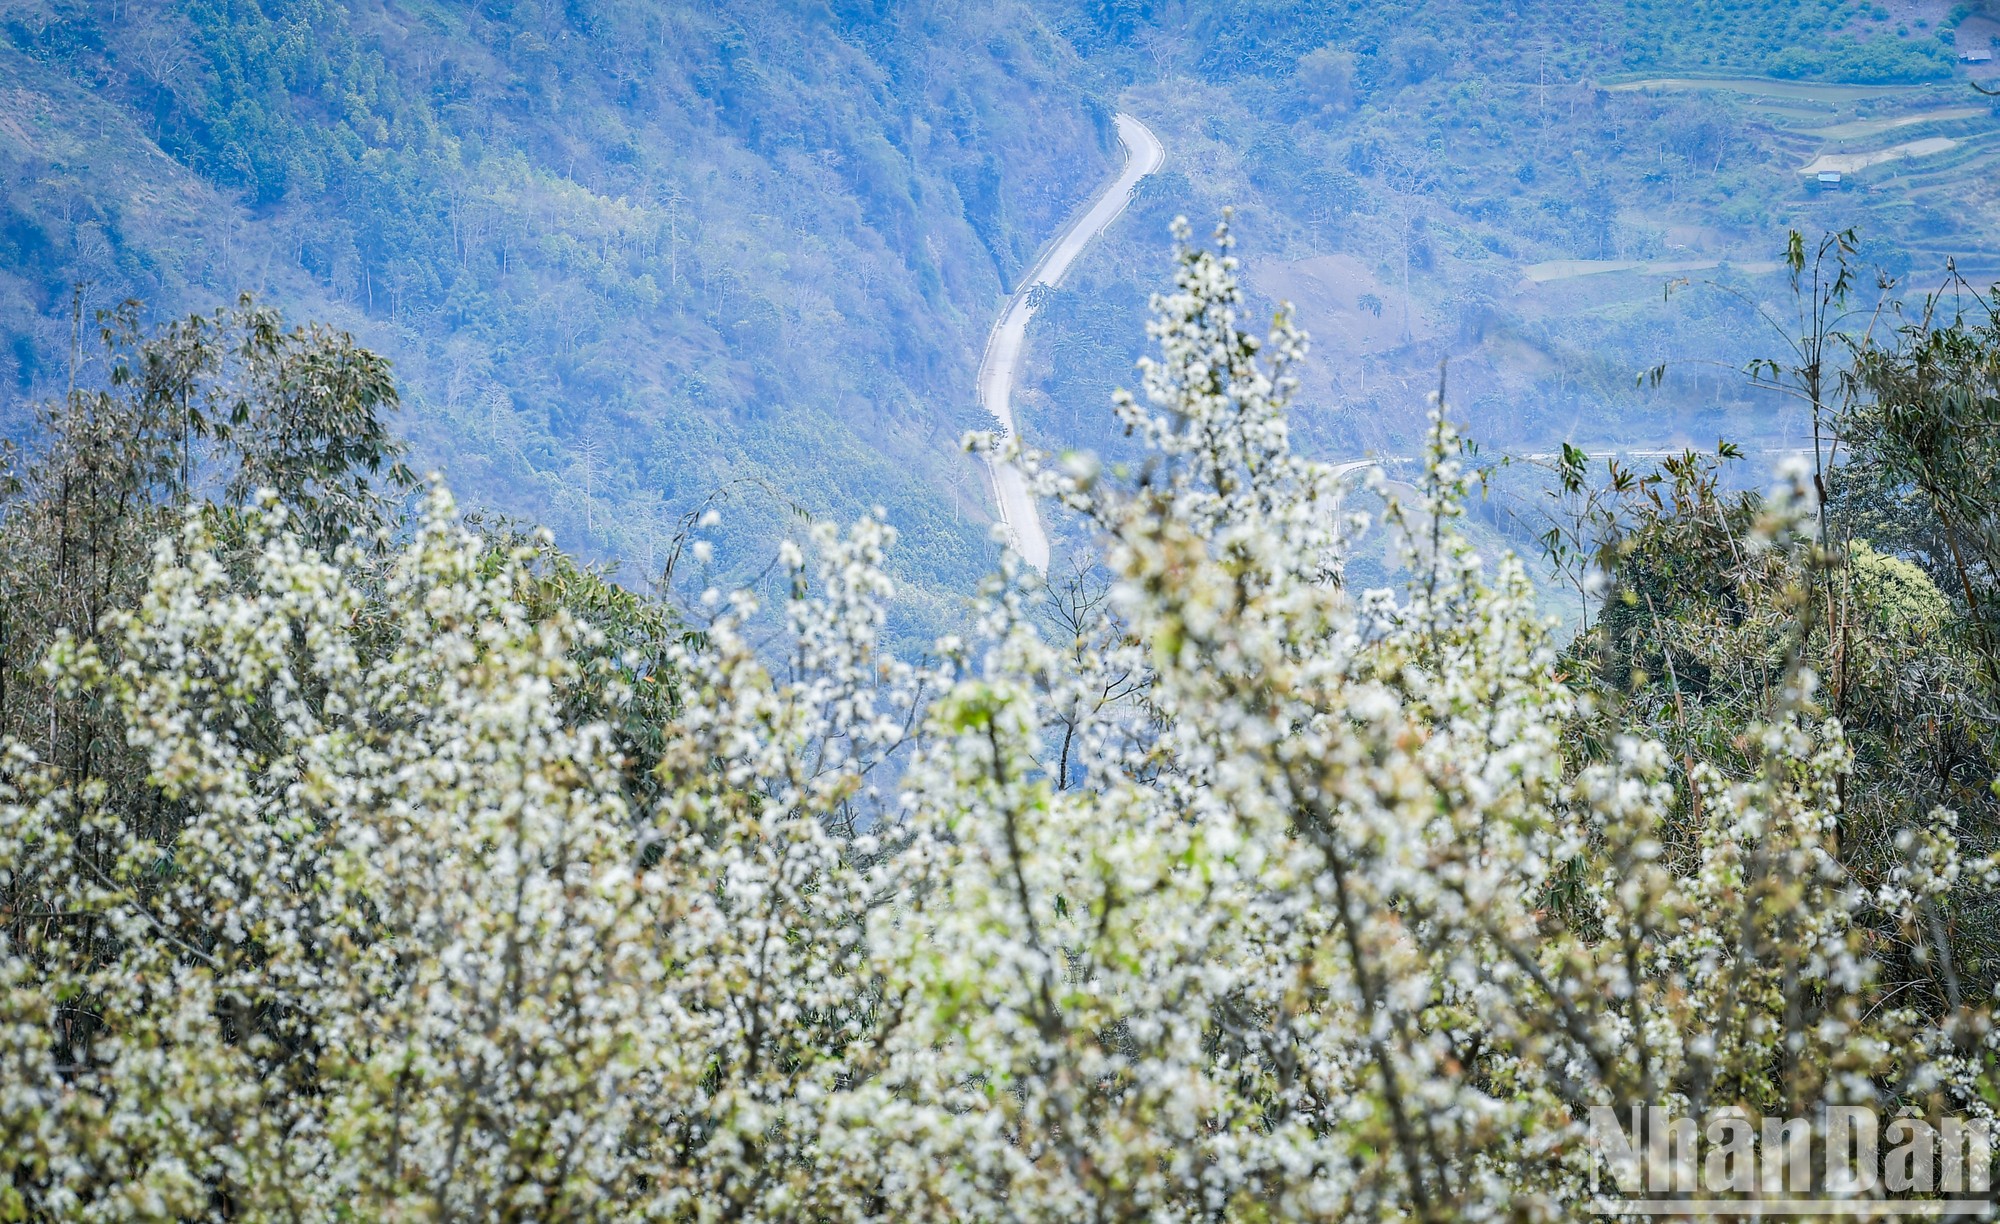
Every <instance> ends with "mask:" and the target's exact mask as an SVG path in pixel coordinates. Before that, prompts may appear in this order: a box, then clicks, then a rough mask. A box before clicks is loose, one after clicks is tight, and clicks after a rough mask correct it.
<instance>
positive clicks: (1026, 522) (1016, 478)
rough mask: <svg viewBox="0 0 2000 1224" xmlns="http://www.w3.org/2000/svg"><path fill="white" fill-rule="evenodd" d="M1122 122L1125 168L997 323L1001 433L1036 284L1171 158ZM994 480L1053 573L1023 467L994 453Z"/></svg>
mask: <svg viewBox="0 0 2000 1224" xmlns="http://www.w3.org/2000/svg"><path fill="white" fill-rule="evenodd" d="M1114 122H1115V123H1116V124H1117V125H1118V141H1119V143H1120V144H1122V145H1124V146H1125V167H1124V169H1122V170H1120V171H1119V172H1118V177H1117V178H1115V179H1113V180H1111V182H1110V183H1108V184H1106V185H1105V188H1104V190H1103V191H1101V192H1099V193H1098V195H1097V198H1096V199H1095V200H1092V201H1091V203H1090V207H1089V209H1087V210H1086V211H1085V212H1084V214H1083V215H1082V216H1080V217H1078V218H1077V219H1076V220H1074V221H1072V222H1070V224H1069V227H1068V228H1067V229H1065V230H1063V232H1062V233H1061V234H1060V235H1058V236H1057V238H1056V240H1055V241H1054V242H1053V243H1051V244H1050V245H1049V248H1048V250H1047V251H1045V252H1044V253H1043V254H1042V257H1041V259H1039V260H1037V261H1036V263H1035V266H1034V267H1033V268H1032V269H1030V270H1029V272H1028V275H1027V278H1026V279H1025V280H1023V281H1022V282H1021V287H1020V288H1019V289H1017V290H1015V292H1014V296H1013V297H1012V298H1011V299H1009V300H1008V302H1007V309H1006V310H1005V311H1003V312H1002V313H1001V315H1000V321H999V322H998V323H996V324H994V325H993V334H992V335H990V336H988V337H987V340H986V358H985V360H983V361H981V362H980V363H979V402H980V403H981V404H984V405H985V407H986V411H988V412H990V413H992V414H993V418H994V419H995V420H997V421H999V422H1000V427H1001V429H1002V430H1003V431H1004V432H1006V433H1009V434H1018V433H1019V430H1018V428H1017V427H1016V426H1015V423H1014V407H1013V403H1012V399H1013V393H1014V375H1015V373H1016V372H1017V370H1018V369H1019V367H1020V364H1021V347H1022V345H1024V344H1025V343H1026V342H1027V339H1028V320H1029V318H1031V317H1032V316H1033V315H1034V313H1035V308H1034V306H1033V305H1031V304H1030V303H1029V300H1028V299H1029V297H1030V295H1031V294H1032V293H1033V292H1034V289H1035V286H1037V285H1048V286H1051V287H1053V286H1055V285H1058V284H1061V283H1062V278H1063V275H1064V274H1065V273H1067V272H1068V271H1069V268H1070V265H1071V264H1073V263H1075V262H1076V258H1077V256H1079V255H1081V254H1083V250H1084V248H1085V247H1087V246H1089V245H1090V240H1091V239H1093V238H1095V237H1097V236H1098V235H1099V234H1101V233H1103V232H1104V230H1105V228H1106V227H1107V226H1109V225H1110V224H1111V223H1112V222H1113V221H1115V220H1117V219H1118V214H1120V213H1122V212H1124V211H1125V206H1126V205H1127V204H1129V203H1131V201H1132V189H1133V188H1135V187H1137V186H1138V185H1139V180H1140V179H1143V178H1145V177H1146V176H1147V175H1149V174H1151V173H1153V172H1154V171H1155V170H1158V169H1159V168H1160V166H1161V164H1162V163H1163V162H1165V161H1166V159H1167V151H1166V149H1165V148H1164V147H1163V146H1162V145H1161V144H1160V140H1159V138H1158V137H1157V136H1154V135H1153V133H1152V132H1151V130H1149V129H1148V128H1147V127H1146V125H1145V124H1143V123H1141V122H1139V121H1138V120H1137V119H1134V118H1133V117H1132V116H1130V115H1118V116H1116V117H1115V118H1114ZM986 472H987V476H988V477H989V478H990V479H991V481H992V484H993V504H994V505H995V506H996V507H997V508H998V509H999V512H1000V521H1001V522H1002V523H1004V524H1006V527H1007V538H1008V542H1009V543H1010V544H1011V545H1012V546H1013V548H1014V551H1015V552H1017V553H1019V554H1020V555H1021V558H1022V559H1023V560H1025V561H1026V562H1027V563H1028V564H1030V565H1032V566H1034V567H1035V568H1036V569H1038V570H1042V571H1044V572H1046V571H1047V570H1048V568H1049V536H1048V533H1047V532H1046V531H1044V530H1043V529H1042V520H1041V515H1040V513H1039V511H1038V510H1037V509H1036V507H1035V499H1034V497H1033V495H1031V494H1030V493H1029V492H1028V482H1027V479H1026V478H1025V477H1024V476H1023V475H1022V473H1021V469H1020V468H1018V467H1016V466H1014V465H1013V464H1011V463H1001V462H998V461H997V460H995V459H993V458H992V457H991V456H989V457H988V458H987V461H986Z"/></svg>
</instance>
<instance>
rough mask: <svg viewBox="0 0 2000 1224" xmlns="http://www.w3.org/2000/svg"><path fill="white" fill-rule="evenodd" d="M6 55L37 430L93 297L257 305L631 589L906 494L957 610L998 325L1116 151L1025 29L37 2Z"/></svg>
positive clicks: (483, 486) (440, 454)
mask: <svg viewBox="0 0 2000 1224" xmlns="http://www.w3.org/2000/svg"><path fill="white" fill-rule="evenodd" d="M0 29H4V33H5V45H4V46H0V89H4V90H5V93H4V94H0V98H5V99H7V100H8V102H7V104H6V114H7V115H8V116H9V117H10V120H9V122H7V123H0V155H4V156H5V157H7V158H9V159H10V160H11V164H10V166H9V171H10V175H9V181H10V182H11V183H13V184H16V186H14V187H12V188H10V189H9V190H8V192H7V194H6V196H5V198H4V202H0V206H3V207H4V211H5V218H4V234H5V240H6V242H7V243H8V244H9V246H8V252H7V258H6V259H5V260H4V261H0V262H3V263H4V269H0V274H4V281H0V286H4V287H3V288H0V310H4V315H0V329H4V330H5V331H6V333H7V337H8V342H7V345H6V351H7V352H9V353H10V354H12V356H11V358H10V361H11V367H10V369H9V370H8V371H7V373H9V374H10V375H11V377H10V379H9V380H8V381H9V383H10V387H9V390H10V391H11V392H12V393H13V395H14V396H16V397H17V403H18V401H19V400H21V399H25V398H26V397H29V396H32V395H35V394H39V393H43V392H46V391H47V390H48V389H49V388H50V387H52V386H54V385H56V383H58V382H59V381H60V376H61V374H62V373H63V371H64V369H65V367H66V358H65V354H66V352H67V336H68V326H67V319H66V311H67V304H68V300H69V287H70V285H71V283H72V282H73V281H75V280H77V279H87V280H89V281H90V282H91V288H90V296H91V300H92V301H93V302H96V303H104V302H109V301H112V300H116V299H118V298H122V297H125V296H137V297H140V298H142V299H145V300H146V301H148V302H149V303H152V304H153V305H154V307H155V308H156V309H159V310H184V309H190V308H201V307H206V306H208V305H210V304H213V303H215V302H217V301H220V300H224V299H226V298H227V297H229V296H231V295H233V293H234V292H235V291H236V290H238V289H239V288H240V289H249V290H253V291H256V292H258V293H259V294H260V295H261V296H265V297H268V298H271V299H272V300H274V301H276V302H277V303H278V304H280V305H282V306H285V307H287V308H288V309H289V310H290V311H291V312H292V313H293V314H294V315H304V314H313V315H320V316H325V317H330V318H333V319H334V320H336V321H338V322H340V323H342V324H343V325H346V326H350V327H352V328H354V329H355V330H356V331H357V332H358V333H359V334H361V335H362V336H363V337H365V338H366V339H367V341H368V342H369V343H371V344H374V345H377V346H378V347H380V348H382V349H383V350H384V351H385V352H387V353H388V354H389V355H390V356H392V357H393V358H394V359H395V361H396V368H397V371H398V374H399V377H400V378H401V379H402V381H403V384H404V386H405V389H406V397H407V400H408V406H409V411H408V413H407V414H406V415H407V420H406V428H407V430H408V432H410V433H411V434H412V435H413V436H414V438H415V439H416V440H417V441H418V443H419V445H420V452H421V454H422V456H423V457H424V458H425V459H426V460H428V461H431V462H436V463H438V464H440V465H442V466H443V467H444V468H445V469H446V471H447V472H448V473H449V474H450V475H451V476H452V478H453V480H454V483H455V484H456V485H457V486H458V487H459V488H460V489H461V491H462V492H463V493H464V494H465V495H466V496H467V497H468V498H469V499H470V500H472V501H474V502H476V503H479V504H484V505H488V506H492V507H496V508H499V509H502V510H509V511H515V512H519V513H522V514H524V515H526V516H531V517H533V518H535V519H537V520H539V521H543V522H547V523H550V524H551V525H553V526H554V527H555V529H556V530H557V532H558V535H559V536H560V537H562V538H563V539H564V540H565V542H567V543H571V544H574V545H576V546H578V547H581V548H583V549H584V550H586V551H587V552H594V553H597V554H599V555H619V556H623V557H625V558H628V559H631V560H632V561H633V562H634V565H635V567H636V566H644V565H647V564H648V563H649V562H656V561H657V560H658V559H659V557H660V556H662V555H663V553H662V550H663V549H664V547H665V545H666V541H667V540H668V539H669V538H670V537H671V535H672V534H673V532H674V530H675V529H676V524H677V522H678V521H679V520H680V518H681V516H683V515H685V514H687V513H689V512H691V511H693V510H694V509H696V508H697V507H698V506H700V505H701V504H703V503H704V501H705V500H706V499H708V498H709V497H710V496H711V495H712V494H714V493H716V492H718V491H721V492H723V493H724V494H726V495H728V497H729V500H730V503H731V504H729V505H728V506H726V507H725V508H724V515H725V522H724V527H723V531H722V535H721V538H720V541H719V543H720V545H721V547H720V549H719V553H718V564H719V565H722V566H723V567H725V568H728V569H732V570H738V571H740V570H742V569H743V568H744V567H749V566H753V565H755V564H758V563H761V558H762V556H764V555H765V553H766V550H767V549H768V543H769V539H770V537H771V536H772V534H774V533H775V532H776V531H778V530H782V529H784V524H785V523H786V522H787V521H788V519H789V515H790V510H789V508H788V506H787V503H788V502H795V503H797V504H798V506H799V507H801V508H803V509H804V510H807V511H809V512H811V513H814V514H832V515H837V516H841V517H847V516H851V515H853V514H856V513H859V512H861V511H862V510H865V509H866V508H867V507H868V506H869V505H871V504H875V503H881V504H884V505H885V506H886V507H887V508H888V509H889V510H890V514H891V518H892V521H895V522H897V523H898V525H899V526H901V527H902V528H903V529H904V531H905V539H906V543H905V547H904V549H903V550H902V559H901V563H900V564H901V567H902V568H903V569H904V570H905V572H906V574H907V575H908V576H910V577H911V578H913V579H915V580H916V581H917V582H918V584H919V585H920V586H922V587H925V588H927V589H929V590H931V591H933V592H934V593H936V595H935V597H936V598H940V599H947V598H949V596H946V595H944V594H942V592H944V591H946V590H947V589H962V588H963V585H964V580H965V578H966V577H967V576H968V575H969V574H971V573H973V572H976V571H977V570H979V569H981V568H983V567H984V565H985V563H986V559H987V558H988V557H989V556H990V550H991V546H990V544H989V543H988V542H987V540H986V537H985V529H986V526H987V523H988V521H989V519H990V509H989V507H988V506H987V505H986V501H985V498H984V496H983V488H982V487H981V485H980V483H979V477H978V475H977V472H976V470H975V469H974V468H973V467H972V465H971V464H969V463H968V462H966V461H965V460H964V459H963V458H962V457H959V456H957V455H956V453H955V447H954V444H955V440H956V438H957V437H958V435H959V433H960V432H961V431H963V430H964V429H966V428H969V427H977V426H979V425H981V424H983V422H982V420H981V419H980V418H979V416H978V415H977V409H976V401H975V397H974V395H973V374H974V370H975V368H976V365H977V362H978V359H979V352H980V346H981V344H982V343H983V340H984V336H985V332H986V329H987V327H988V326H989V325H990V323H991V318H992V314H993V312H994V310H996V309H997V307H998V305H999V303H1000V301H1001V299H1002V298H1003V296H1004V294H1005V292H1006V291H1007V290H1008V289H1010V288H1011V287H1012V283H1013V280H1014V278H1015V277H1017V276H1018V275H1019V273H1020V272H1021V271H1022V270H1023V269H1024V268H1025V267H1026V265H1027V264H1028V262H1030V261H1031V260H1032V258H1033V254H1034V251H1035V249H1036V247H1037V246H1038V245H1039V244H1040V243H1041V242H1042V241H1043V240H1044V239H1045V238H1047V237H1048V236H1049V235H1051V234H1053V233H1054V232H1055V230H1056V229H1057V228H1059V227H1060V225H1061V223H1062V220H1063V218H1064V217H1065V216H1066V214H1067V213H1068V211H1069V210H1070V208H1072V207H1073V206H1074V205H1075V204H1076V203H1077V202H1078V201H1080V200H1081V199H1083V198H1084V197H1085V196H1086V195H1087V194H1088V192H1089V190H1090V188H1091V186H1092V185H1094V183H1095V182H1096V181H1097V180H1098V179H1099V178H1100V177H1101V176H1102V175H1103V174H1104V173H1105V172H1106V171H1107V170H1108V169H1109V168H1110V167H1111V166H1113V165H1115V162H1116V157H1117V152H1116V143H1115V139H1114V138H1113V136H1112V134H1111V131H1110V127H1109V113H1108V111H1107V110H1106V109H1105V108H1104V107H1103V106H1102V105H1100V104H1099V103H1097V102H1096V101H1095V100H1094V98H1093V96H1092V94H1091V90H1090V84H1089V83H1090V82H1091V81H1092V80H1093V79H1094V77H1093V74H1092V73H1091V72H1090V71H1089V70H1088V69H1086V68H1085V67H1084V66H1082V65H1080V64H1079V63H1078V62H1077V60H1076V59H1075V57H1074V55H1073V54H1072V53H1071V52H1070V50H1069V48H1068V46H1067V44H1066V43H1065V42H1064V41H1062V40H1061V39H1059V38H1056V37H1053V36H1051V35H1050V34H1049V33H1048V32H1047V31H1046V30H1045V29H1044V28H1043V26H1042V25H1041V23H1040V20H1039V18H1038V17H1037V16H1036V15H1035V14H1034V13H1032V12H1030V11H1028V10H1027V9H1025V8H1024V7H1022V6H1020V5H1016V4H1009V3H1001V4H997V5H980V6H972V5H965V6H954V5H949V4H937V5H929V6H922V7H918V6H907V5H882V6H879V8H877V7H871V6H867V5H858V4H844V5H835V6H832V7H828V6H823V5H813V4H783V3H771V4H728V5H693V4H672V5H665V6H660V5H650V4H642V3H636V2H634V3H625V2H617V0H604V2H594V3H593V2H583V0H577V2H572V3H569V4H566V5H551V4H538V3H532V2H526V3H507V2H504V0H495V2H490V3H486V4H480V5H457V4H430V3H420V2H395V3H384V4H361V3H356V4H345V5H342V4H325V3H309V2H307V0H296V2H294V0H265V2H264V3H252V2H251V0H203V2H200V3H193V4H156V5H145V4H132V3H91V4H74V5H65V4H60V3H25V4H24V3H16V4H14V5H13V6H12V7H11V8H10V9H9V10H8V12H7V15H6V22H5V25H4V27H0ZM36 116H39V118H37V117H36ZM35 124H42V125H45V126H47V125H53V127H54V128H59V129H63V130H64V131H65V132H66V133H67V134H66V135H65V136H63V138H62V139H60V140H56V139H50V140H43V139H40V138H37V137H36V136H35V135H34V132H33V131H32V130H30V129H31V128H32V127H33V126H34V125H35ZM16 129H19V130H18V131H17V130H16ZM23 135H25V136H26V137H27V139H25V140H24V139H21V138H20V137H21V136H23ZM141 185H144V186H141ZM176 193H179V194H178V195H176ZM176 201H178V202H176ZM22 417H23V413H22V411H21V410H20V408H19V407H18V406H17V408H15V409H14V410H12V411H11V412H10V417H9V419H10V420H12V421H14V422H16V423H17V424H16V428H18V422H19V421H20V420H21V419H22ZM920 602H921V601H920Z"/></svg>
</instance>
